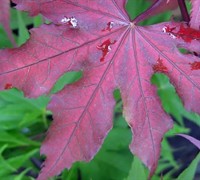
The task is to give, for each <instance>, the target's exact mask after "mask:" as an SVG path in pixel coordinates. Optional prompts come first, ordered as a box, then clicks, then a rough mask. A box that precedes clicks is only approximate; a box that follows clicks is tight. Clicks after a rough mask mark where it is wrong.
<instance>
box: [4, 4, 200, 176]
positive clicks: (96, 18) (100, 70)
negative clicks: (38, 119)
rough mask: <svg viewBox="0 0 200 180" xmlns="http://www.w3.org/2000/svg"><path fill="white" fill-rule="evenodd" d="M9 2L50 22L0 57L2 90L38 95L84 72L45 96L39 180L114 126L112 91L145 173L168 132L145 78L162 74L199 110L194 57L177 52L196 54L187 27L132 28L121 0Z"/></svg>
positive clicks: (86, 153)
mask: <svg viewBox="0 0 200 180" xmlns="http://www.w3.org/2000/svg"><path fill="white" fill-rule="evenodd" d="M14 2H16V3H18V7H20V9H24V10H29V11H30V13H31V14H37V13H41V14H42V15H43V16H45V17H46V18H47V19H49V20H51V21H52V22H53V23H52V24H50V25H42V26H41V27H40V28H38V29H33V30H31V38H30V40H29V41H28V42H27V43H26V44H25V45H23V46H22V47H20V48H17V49H13V50H3V51H1V52H0V57H1V59H0V63H1V66H0V72H1V73H0V84H1V89H4V88H6V89H8V88H10V87H17V88H19V89H21V90H23V91H24V92H25V94H26V95H27V96H29V97H37V96H39V95H42V94H48V93H49V92H50V90H51V88H52V87H53V85H54V83H55V82H56V80H57V79H58V78H59V77H60V76H61V75H62V74H63V73H65V72H69V71H79V70H81V71H83V78H82V79H81V80H79V81H78V82H76V83H74V84H71V85H67V86H66V87H65V88H64V89H63V90H62V91H60V92H58V93H57V94H54V95H53V96H52V97H51V102H50V103H49V105H48V109H49V110H51V111H52V112H53V117H54V121H53V123H52V125H51V127H50V129H49V131H48V134H47V137H46V139H45V141H44V142H43V145H42V148H41V153H42V154H45V155H46V156H47V158H46V161H45V163H44V167H43V169H42V171H41V173H40V175H39V177H38V179H47V178H48V177H51V176H54V175H57V174H59V173H60V172H61V170H62V169H64V168H70V167H71V165H72V163H73V162H75V161H90V160H91V159H92V158H93V156H94V155H95V154H96V153H97V151H98V150H99V148H100V147H101V145H102V143H103V140H104V138H105V136H106V135H107V133H108V132H109V130H110V129H111V128H112V118H113V109H114V106H115V101H114V98H113V91H114V90H115V89H116V88H119V90H120V92H121V96H122V101H123V114H124V116H125V118H126V121H127V123H128V124H129V125H130V127H131V130H132V134H133V139H132V142H131V144H130V149H131V151H132V152H133V153H134V154H135V155H137V156H138V157H140V159H141V160H142V161H143V162H144V164H145V165H146V166H148V168H149V169H150V176H151V175H152V174H153V173H154V171H155V169H156V166H157V162H158V159H159V154H160V143H161V140H162V137H163V134H164V133H165V132H166V131H168V130H169V129H170V128H171V127H172V121H171V119H170V117H169V116H168V115H167V114H166V113H165V112H164V111H163V109H162V107H161V103H160V101H159V99H158V96H157V94H156V88H155V87H154V86H152V85H151V82H150V79H151V75H152V74H153V73H154V72H163V73H166V74H167V75H168V76H169V77H170V78H171V81H172V83H173V84H174V86H175V87H176V89H177V91H178V93H179V95H180V96H181V97H182V99H183V102H184V104H185V105H186V107H187V108H188V109H189V110H193V111H195V112H200V109H199V107H200V101H196V100H197V99H199V98H200V92H199V91H200V85H199V83H200V78H199V75H200V72H199V69H200V60H199V58H198V57H196V56H193V55H192V54H189V55H184V54H181V53H180V52H179V50H178V48H180V47H183V48H185V49H188V50H190V51H195V52H197V53H198V52H199V49H198V48H197V47H199V45H200V43H199V40H198V37H196V36H195V37H192V38H191V37H187V38H186V37H185V35H183V34H182V33H180V29H181V28H182V29H184V30H185V29H186V28H187V27H185V25H183V24H180V23H174V22H166V23H161V24H157V25H152V26H147V27H140V26H138V25H137V21H136V20H134V21H131V20H130V19H129V17H128V15H127V13H126V12H125V8H124V7H125V4H126V0H117V1H115V0H112V1H107V0H102V1H99V0H92V1H85V0H75V1H72V0H71V1H70V0H54V1H51V0H41V1H30V0H29V1H23V0H15V1H14ZM29 3H30V4H29ZM29 5H31V7H32V8H30V6H29ZM136 19H137V18H136ZM181 32H182V31H181ZM186 36H188V35H186ZM188 38H189V40H188ZM186 39H187V40H186Z"/></svg>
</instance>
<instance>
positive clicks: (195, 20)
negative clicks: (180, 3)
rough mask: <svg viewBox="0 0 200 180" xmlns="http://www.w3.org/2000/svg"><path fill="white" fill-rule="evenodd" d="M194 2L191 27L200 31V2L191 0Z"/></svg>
mask: <svg viewBox="0 0 200 180" xmlns="http://www.w3.org/2000/svg"><path fill="white" fill-rule="evenodd" d="M191 2H192V13H191V21H190V25H191V27H193V28H195V29H198V30H199V29H200V1H199V0H191Z"/></svg>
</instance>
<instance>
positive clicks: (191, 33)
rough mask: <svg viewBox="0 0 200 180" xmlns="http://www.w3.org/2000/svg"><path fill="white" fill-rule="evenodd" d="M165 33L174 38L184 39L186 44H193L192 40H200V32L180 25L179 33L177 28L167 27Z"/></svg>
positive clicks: (164, 29)
mask: <svg viewBox="0 0 200 180" xmlns="http://www.w3.org/2000/svg"><path fill="white" fill-rule="evenodd" d="M163 31H164V33H168V34H169V35H170V36H172V37H173V38H179V39H183V40H184V41H185V42H191V41H192V40H200V31H198V30H196V29H193V28H190V27H188V26H186V27H185V26H184V25H183V24H181V25H180V28H179V30H178V31H177V28H176V27H172V28H170V27H169V26H165V27H164V28H163Z"/></svg>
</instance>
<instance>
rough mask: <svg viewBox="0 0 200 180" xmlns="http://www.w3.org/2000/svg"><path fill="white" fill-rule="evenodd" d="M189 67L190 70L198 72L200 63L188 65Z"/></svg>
mask: <svg viewBox="0 0 200 180" xmlns="http://www.w3.org/2000/svg"><path fill="white" fill-rule="evenodd" d="M189 64H190V65H191V70H200V62H196V61H195V62H193V63H189Z"/></svg>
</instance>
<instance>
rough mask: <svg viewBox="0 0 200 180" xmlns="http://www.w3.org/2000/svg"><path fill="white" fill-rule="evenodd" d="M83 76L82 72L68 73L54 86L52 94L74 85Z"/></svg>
mask: <svg viewBox="0 0 200 180" xmlns="http://www.w3.org/2000/svg"><path fill="white" fill-rule="evenodd" d="M82 76H83V73H82V71H78V72H77V71H72V72H67V73H65V74H64V75H62V76H61V77H60V78H59V79H58V80H57V82H56V83H55V85H54V86H53V88H52V90H51V93H56V92H58V91H60V90H62V89H63V88H64V86H65V85H67V84H72V83H74V82H76V81H78V80H79V79H81V77H82Z"/></svg>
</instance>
